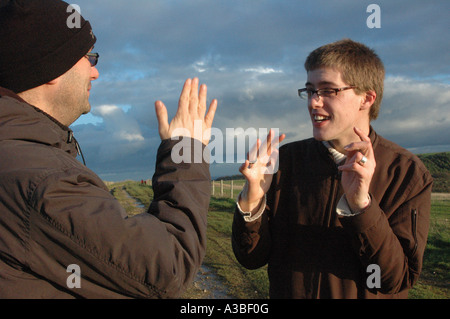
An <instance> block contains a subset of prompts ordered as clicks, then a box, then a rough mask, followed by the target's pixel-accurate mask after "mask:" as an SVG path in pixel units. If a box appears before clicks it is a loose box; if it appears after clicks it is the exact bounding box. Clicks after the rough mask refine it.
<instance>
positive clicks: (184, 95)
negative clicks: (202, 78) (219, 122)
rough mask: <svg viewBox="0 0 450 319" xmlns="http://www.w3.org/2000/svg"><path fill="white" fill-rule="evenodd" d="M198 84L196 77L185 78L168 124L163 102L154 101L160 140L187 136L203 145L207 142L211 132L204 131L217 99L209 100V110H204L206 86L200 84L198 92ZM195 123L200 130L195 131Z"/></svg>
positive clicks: (214, 111)
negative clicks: (175, 110)
mask: <svg viewBox="0 0 450 319" xmlns="http://www.w3.org/2000/svg"><path fill="white" fill-rule="evenodd" d="M198 84H199V80H198V78H194V79H192V80H191V79H187V80H186V82H185V83H184V86H183V90H182V92H181V95H180V100H179V102H178V110H177V113H176V114H175V116H174V118H173V119H172V121H171V122H170V124H169V122H168V115H167V108H166V106H165V105H164V103H163V102H162V101H156V102H155V111H156V117H157V119H158V126H159V136H160V137H161V140H164V139H168V138H172V137H174V136H187V137H192V138H197V139H199V140H201V141H202V142H203V144H205V145H206V144H208V143H209V139H210V138H211V134H205V132H206V133H207V132H208V131H209V130H208V129H209V128H211V126H212V123H213V120H214V115H215V113H216V109H217V100H216V99H214V100H213V101H212V102H211V104H210V106H209V110H208V112H206V95H207V87H206V85H205V84H202V85H201V86H200V92H199V88H198ZM205 114H206V115H205ZM196 123H197V124H200V125H201V132H195V128H197V127H198V126H197V127H196ZM197 129H198V128H197ZM199 133H200V134H199Z"/></svg>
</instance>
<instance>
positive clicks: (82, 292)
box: [0, 89, 210, 298]
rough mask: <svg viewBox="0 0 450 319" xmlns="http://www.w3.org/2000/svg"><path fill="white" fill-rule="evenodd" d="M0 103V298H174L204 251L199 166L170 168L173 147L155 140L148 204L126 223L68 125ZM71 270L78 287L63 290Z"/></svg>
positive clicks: (204, 203) (7, 98)
mask: <svg viewBox="0 0 450 319" xmlns="http://www.w3.org/2000/svg"><path fill="white" fill-rule="evenodd" d="M0 96H1V97H0V298H127V297H131V298H140V297H142V298H171V297H177V296H179V295H180V294H181V293H182V292H183V291H184V290H185V288H186V287H187V286H188V285H189V284H190V283H192V280H193V278H194V276H195V274H196V272H197V270H198V268H199V267H200V265H201V263H202V259H203V257H204V254H205V249H206V216H207V210H208V205H209V199H210V174H209V166H208V164H206V163H199V164H179V165H176V164H174V163H173V162H172V160H171V149H172V147H173V145H174V143H176V141H171V140H165V141H163V142H162V143H161V145H160V147H159V149H158V154H157V161H156V169H155V174H154V176H153V182H152V184H153V191H154V200H153V202H152V203H151V205H150V207H149V209H148V212H147V213H143V214H140V215H137V216H134V217H132V218H128V217H127V215H126V212H125V210H124V209H123V208H122V207H121V206H120V204H119V203H118V202H117V200H116V199H115V198H114V197H113V196H112V195H111V194H110V192H109V191H108V189H107V187H106V186H105V184H104V183H103V182H102V180H100V178H99V177H98V176H97V175H96V174H94V173H93V172H92V171H90V170H89V169H88V168H87V167H85V166H84V165H83V164H81V163H80V162H79V161H78V160H77V159H76V154H77V148H76V141H75V140H74V138H73V134H72V131H71V130H70V129H69V128H67V127H65V126H63V125H61V124H60V123H58V122H57V121H56V120H54V119H52V118H51V117H50V116H49V115H47V114H45V113H43V112H42V111H40V110H39V109H37V108H34V107H33V106H31V105H29V104H27V103H25V102H24V101H23V100H21V99H20V97H18V96H17V95H15V94H14V93H12V92H11V91H8V90H5V89H1V90H0ZM198 143H200V142H198ZM193 149H194V147H193ZM200 149H202V148H200ZM73 264H75V265H77V266H78V267H79V270H80V274H79V277H78V278H79V279H80V281H79V282H80V284H81V288H76V287H75V288H71V287H73V284H74V283H76V282H77V281H76V280H75V279H74V277H73V276H74V274H72V272H71V269H72V268H71V267H69V266H70V265H73ZM69 277H70V278H69ZM68 282H72V286H71V285H68Z"/></svg>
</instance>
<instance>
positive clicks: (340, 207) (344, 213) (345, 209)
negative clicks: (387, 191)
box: [336, 194, 371, 217]
mask: <svg viewBox="0 0 450 319" xmlns="http://www.w3.org/2000/svg"><path fill="white" fill-rule="evenodd" d="M370 203H371V198H370V195H369V205H368V206H367V207H369V206H370ZM366 209H367V208H366ZM366 209H363V210H361V211H359V212H352V210H351V209H350V206H349V205H348V202H347V197H345V194H344V195H342V197H341V199H340V200H339V202H338V204H337V206H336V213H337V214H338V216H341V217H351V216H357V215H359V214H361V213H364V211H365V210H366Z"/></svg>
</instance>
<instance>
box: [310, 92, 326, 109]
mask: <svg viewBox="0 0 450 319" xmlns="http://www.w3.org/2000/svg"><path fill="white" fill-rule="evenodd" d="M308 107H309V108H311V109H317V108H321V107H323V100H322V99H321V98H320V96H319V95H317V93H314V94H313V95H311V97H310V98H309V99H308Z"/></svg>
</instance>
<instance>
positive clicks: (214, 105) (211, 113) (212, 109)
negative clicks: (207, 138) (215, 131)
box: [205, 99, 218, 128]
mask: <svg viewBox="0 0 450 319" xmlns="http://www.w3.org/2000/svg"><path fill="white" fill-rule="evenodd" d="M217 104H218V102H217V100H216V99H214V100H212V102H211V104H210V105H209V110H208V113H206V116H205V124H206V127H207V128H211V126H212V123H213V121H214V116H215V114H216V110H217Z"/></svg>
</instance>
